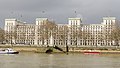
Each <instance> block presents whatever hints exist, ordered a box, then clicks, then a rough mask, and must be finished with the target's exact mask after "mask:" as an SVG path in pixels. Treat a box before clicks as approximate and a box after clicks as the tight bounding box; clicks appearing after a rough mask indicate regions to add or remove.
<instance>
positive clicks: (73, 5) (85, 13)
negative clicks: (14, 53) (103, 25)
mask: <svg viewBox="0 0 120 68" xmlns="http://www.w3.org/2000/svg"><path fill="white" fill-rule="evenodd" d="M119 7H120V0H0V27H2V28H3V26H4V19H5V18H17V19H20V20H22V21H26V22H28V23H34V22H35V18H37V17H47V18H49V19H53V20H54V21H55V22H56V23H67V18H69V17H76V15H79V16H80V15H81V16H82V18H83V23H100V22H101V21H102V17H103V16H115V17H117V18H118V19H120V15H119V13H120V8H119ZM75 11H76V14H75Z"/></svg>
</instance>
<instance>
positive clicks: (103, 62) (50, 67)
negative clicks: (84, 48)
mask: <svg viewBox="0 0 120 68" xmlns="http://www.w3.org/2000/svg"><path fill="white" fill-rule="evenodd" d="M0 68H120V55H119V54H100V55H85V54H78V53H76V54H75V53H74V54H68V55H66V54H44V53H29V52H27V53H20V54H16V55H5V54H1V55H0Z"/></svg>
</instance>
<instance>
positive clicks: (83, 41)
mask: <svg viewBox="0 0 120 68" xmlns="http://www.w3.org/2000/svg"><path fill="white" fill-rule="evenodd" d="M50 23H52V22H51V21H49V20H48V19H47V18H37V19H36V24H26V23H24V22H21V21H18V20H17V19H5V28H4V29H5V32H6V36H5V37H6V41H7V43H8V44H11V43H13V44H30V45H34V46H52V45H57V46H61V47H64V46H66V45H69V46H73V47H79V46H112V45H113V44H114V43H113V40H110V39H109V38H108V36H107V35H109V34H111V32H112V29H113V28H114V25H115V23H116V18H115V17H104V18H103V22H102V23H101V24H83V23H82V19H81V18H68V24H56V26H55V28H50V29H52V30H51V31H50V29H45V28H47V26H48V27H50V26H49V25H47V26H46V27H45V26H43V25H44V24H50ZM41 25H42V26H41ZM46 33H47V34H46ZM51 35H53V36H51ZM51 39H52V40H51Z"/></svg>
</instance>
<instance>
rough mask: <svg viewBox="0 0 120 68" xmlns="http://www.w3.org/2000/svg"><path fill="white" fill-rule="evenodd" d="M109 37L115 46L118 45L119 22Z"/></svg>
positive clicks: (119, 37) (119, 39)
mask: <svg viewBox="0 0 120 68" xmlns="http://www.w3.org/2000/svg"><path fill="white" fill-rule="evenodd" d="M109 38H110V39H112V40H113V41H114V43H115V45H116V46H119V41H120V25H119V24H116V25H115V27H114V28H113V29H112V32H111V35H110V36H109Z"/></svg>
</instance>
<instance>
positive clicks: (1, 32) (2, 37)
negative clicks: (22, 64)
mask: <svg viewBox="0 0 120 68" xmlns="http://www.w3.org/2000/svg"><path fill="white" fill-rule="evenodd" d="M4 40H5V32H4V30H2V29H1V28H0V42H1V43H3V41H4Z"/></svg>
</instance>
